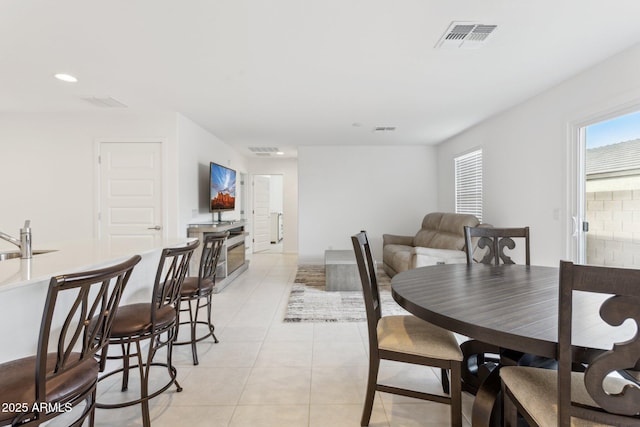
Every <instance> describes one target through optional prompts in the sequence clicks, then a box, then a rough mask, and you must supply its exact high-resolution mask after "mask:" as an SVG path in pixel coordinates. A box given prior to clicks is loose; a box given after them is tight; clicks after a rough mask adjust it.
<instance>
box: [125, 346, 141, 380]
mask: <svg viewBox="0 0 640 427" xmlns="http://www.w3.org/2000/svg"><path fill="white" fill-rule="evenodd" d="M138 351H139V350H138ZM130 356H131V343H127V345H126V347H125V345H124V343H123V344H122V369H123V371H122V388H121V390H122V391H127V390H128V389H129V357H130Z"/></svg>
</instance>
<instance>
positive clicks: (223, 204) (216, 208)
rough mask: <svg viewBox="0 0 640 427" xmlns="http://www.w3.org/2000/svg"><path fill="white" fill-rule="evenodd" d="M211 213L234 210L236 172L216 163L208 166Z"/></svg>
mask: <svg viewBox="0 0 640 427" xmlns="http://www.w3.org/2000/svg"><path fill="white" fill-rule="evenodd" d="M209 188H210V195H211V198H210V204H209V210H210V211H211V212H223V211H232V210H234V209H235V208H236V171H235V170H233V169H229V168H227V167H224V166H222V165H219V164H217V163H213V162H211V164H210V165H209Z"/></svg>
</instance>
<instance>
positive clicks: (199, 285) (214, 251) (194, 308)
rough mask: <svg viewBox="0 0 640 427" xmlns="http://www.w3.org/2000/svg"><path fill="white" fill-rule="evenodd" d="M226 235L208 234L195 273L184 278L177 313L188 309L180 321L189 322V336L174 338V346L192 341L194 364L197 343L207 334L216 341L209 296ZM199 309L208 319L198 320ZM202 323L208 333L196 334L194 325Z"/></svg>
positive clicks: (227, 235) (185, 323) (227, 233)
mask: <svg viewBox="0 0 640 427" xmlns="http://www.w3.org/2000/svg"><path fill="white" fill-rule="evenodd" d="M227 237H229V232H228V231H225V232H222V233H211V234H207V235H206V236H205V238H204V242H203V244H202V254H201V256H200V265H199V267H198V275H197V276H190V277H186V278H185V279H184V282H183V283H182V289H181V291H180V304H182V305H183V306H184V305H185V304H184V303H186V305H187V307H184V308H181V309H180V312H181V313H184V312H188V313H189V319H188V320H183V321H181V322H180V324H181V325H187V324H188V325H189V332H190V334H191V335H190V339H189V340H188V341H176V342H174V343H173V345H185V344H191V353H192V357H193V364H194V365H197V364H198V350H197V348H196V343H198V342H200V341H202V340H205V339H207V338H209V337H212V338H213V341H214V342H215V343H217V342H218V338H217V337H216V335H215V333H214V329H215V327H214V326H213V323H212V321H211V311H212V297H213V290H214V287H215V284H216V269H217V267H218V259H219V258H220V252H221V251H222V247H223V246H224V242H225V240H226V239H227ZM201 308H206V309H207V318H206V319H205V320H198V314H199V312H200V309H201ZM198 325H205V326H206V327H207V332H206V333H205V334H204V335H201V336H199V337H198V336H197V326H198Z"/></svg>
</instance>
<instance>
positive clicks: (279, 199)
mask: <svg viewBox="0 0 640 427" xmlns="http://www.w3.org/2000/svg"><path fill="white" fill-rule="evenodd" d="M265 182H266V184H265ZM253 183H254V185H253V200H254V202H253V224H254V239H255V241H254V252H261V253H282V252H283V242H284V233H283V230H284V225H283V224H284V220H285V219H284V216H283V210H284V176H283V175H254V177H253Z"/></svg>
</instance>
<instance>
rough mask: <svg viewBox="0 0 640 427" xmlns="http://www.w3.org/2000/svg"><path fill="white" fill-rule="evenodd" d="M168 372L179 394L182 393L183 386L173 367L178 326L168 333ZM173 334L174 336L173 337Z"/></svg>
mask: <svg viewBox="0 0 640 427" xmlns="http://www.w3.org/2000/svg"><path fill="white" fill-rule="evenodd" d="M167 334H168V335H167V370H168V371H169V377H170V378H171V379H172V381H173V383H174V384H175V385H176V388H177V390H176V391H177V392H178V393H179V392H181V391H182V386H181V385H180V383H178V371H177V369H176V368H175V367H174V366H173V342H174V341H175V339H176V336H177V335H178V324H177V323H176V326H175V328H174V329H173V330H169V331H168V332H167ZM172 334H173V336H171V335H172Z"/></svg>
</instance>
